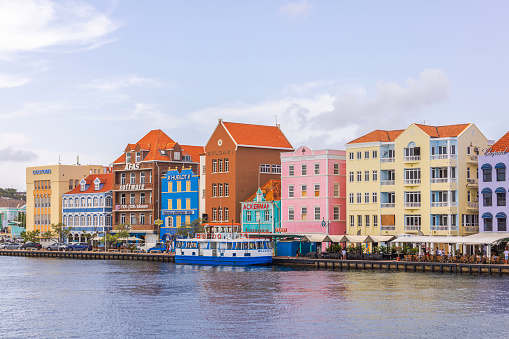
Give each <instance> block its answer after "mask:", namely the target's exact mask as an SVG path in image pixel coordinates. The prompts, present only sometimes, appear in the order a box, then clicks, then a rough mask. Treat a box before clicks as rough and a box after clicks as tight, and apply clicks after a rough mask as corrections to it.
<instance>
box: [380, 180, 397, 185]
mask: <svg viewBox="0 0 509 339" xmlns="http://www.w3.org/2000/svg"><path fill="white" fill-rule="evenodd" d="M395 184H396V180H382V181H380V185H395Z"/></svg>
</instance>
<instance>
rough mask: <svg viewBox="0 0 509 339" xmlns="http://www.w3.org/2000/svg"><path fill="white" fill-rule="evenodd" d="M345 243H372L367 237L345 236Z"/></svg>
mask: <svg viewBox="0 0 509 339" xmlns="http://www.w3.org/2000/svg"><path fill="white" fill-rule="evenodd" d="M345 237H346V239H347V242H349V243H353V244H357V243H364V242H373V240H372V239H371V238H370V236H369V235H346V236H345Z"/></svg>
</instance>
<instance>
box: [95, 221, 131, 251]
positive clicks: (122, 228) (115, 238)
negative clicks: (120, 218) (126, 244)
mask: <svg viewBox="0 0 509 339" xmlns="http://www.w3.org/2000/svg"><path fill="white" fill-rule="evenodd" d="M130 230H131V225H129V224H119V225H117V226H116V227H115V231H116V232H115V233H113V234H110V233H107V234H106V236H105V237H103V238H101V244H104V243H105V241H106V245H105V248H106V249H107V248H108V244H109V245H118V244H120V243H121V242H122V241H123V239H127V238H129V231H130Z"/></svg>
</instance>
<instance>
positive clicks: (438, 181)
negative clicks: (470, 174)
mask: <svg viewBox="0 0 509 339" xmlns="http://www.w3.org/2000/svg"><path fill="white" fill-rule="evenodd" d="M457 182H458V179H456V178H431V183H432V184H455V183H457Z"/></svg>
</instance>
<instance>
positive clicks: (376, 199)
mask: <svg viewBox="0 0 509 339" xmlns="http://www.w3.org/2000/svg"><path fill="white" fill-rule="evenodd" d="M372 202H373V203H374V204H376V203H378V193H376V192H373V200H372Z"/></svg>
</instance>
